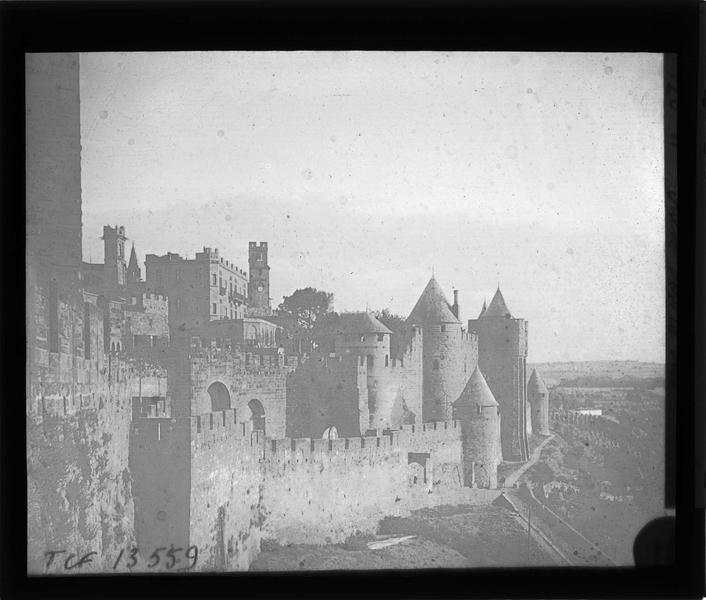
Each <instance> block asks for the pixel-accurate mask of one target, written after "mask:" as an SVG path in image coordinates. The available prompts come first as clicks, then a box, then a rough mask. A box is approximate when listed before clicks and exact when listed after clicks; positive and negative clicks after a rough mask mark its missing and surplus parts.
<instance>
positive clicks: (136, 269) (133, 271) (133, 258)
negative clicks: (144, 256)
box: [126, 244, 142, 283]
mask: <svg viewBox="0 0 706 600" xmlns="http://www.w3.org/2000/svg"><path fill="white" fill-rule="evenodd" d="M126 279H127V283H137V282H138V281H141V280H142V271H141V270H140V266H139V264H138V263H137V254H135V244H133V245H132V250H130V262H129V263H128V265H127V276H126Z"/></svg>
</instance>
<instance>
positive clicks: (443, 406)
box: [407, 275, 478, 422]
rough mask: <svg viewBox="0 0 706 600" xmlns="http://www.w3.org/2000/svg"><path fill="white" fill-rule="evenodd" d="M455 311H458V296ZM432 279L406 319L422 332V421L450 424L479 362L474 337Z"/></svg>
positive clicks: (475, 338) (456, 295)
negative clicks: (459, 399)
mask: <svg viewBox="0 0 706 600" xmlns="http://www.w3.org/2000/svg"><path fill="white" fill-rule="evenodd" d="M454 307H456V310H457V309H458V293H457V294H455V303H454ZM454 307H452V306H451V305H450V304H449V302H448V301H447V300H446V296H445V295H444V292H443V290H442V289H441V286H440V285H439V283H438V282H437V280H436V279H435V278H434V276H433V275H432V277H431V279H430V280H429V283H427V286H426V287H425V288H424V291H423V292H422V295H421V296H420V297H419V300H417V304H416V305H415V306H414V308H413V309H412V312H411V313H410V315H409V317H408V318H407V323H408V325H416V326H420V327H421V328H422V332H423V355H424V356H423V368H422V371H423V387H424V394H423V404H422V420H423V421H425V422H429V421H448V420H450V419H452V418H453V403H454V402H455V401H456V400H457V399H458V397H459V396H460V394H461V392H462V391H463V388H464V386H465V385H466V382H467V381H468V378H469V376H470V374H471V373H472V372H473V369H474V368H475V367H476V363H477V360H478V344H477V337H476V336H475V335H469V334H468V333H466V331H465V330H464V329H463V326H462V324H461V321H460V320H459V318H458V316H457V315H456V314H454Z"/></svg>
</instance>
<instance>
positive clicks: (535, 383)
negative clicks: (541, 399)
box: [527, 369, 549, 394]
mask: <svg viewBox="0 0 706 600" xmlns="http://www.w3.org/2000/svg"><path fill="white" fill-rule="evenodd" d="M530 392H534V393H535V394H548V393H549V390H547V386H546V385H545V384H544V380H543V379H542V376H541V375H540V374H539V371H537V369H532V375H530V378H529V381H528V382H527V393H530Z"/></svg>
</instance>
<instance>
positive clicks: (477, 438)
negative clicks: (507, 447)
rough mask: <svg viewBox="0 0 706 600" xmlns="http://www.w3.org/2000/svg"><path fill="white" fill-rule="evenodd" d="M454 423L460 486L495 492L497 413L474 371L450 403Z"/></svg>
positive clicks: (498, 413)
mask: <svg viewBox="0 0 706 600" xmlns="http://www.w3.org/2000/svg"><path fill="white" fill-rule="evenodd" d="M454 419H458V421H459V422H460V423H461V435H462V443H463V484H464V485H465V486H467V487H480V488H491V489H493V488H497V487H498V465H499V464H500V462H501V461H502V457H501V456H500V451H499V448H500V446H499V444H498V441H499V439H500V409H499V406H498V403H497V401H496V400H495V398H494V397H493V393H492V392H491V391H490V388H489V387H488V384H487V382H486V381H485V378H484V377H483V374H482V373H481V372H480V370H479V369H478V367H476V368H475V369H474V371H473V375H471V378H470V379H469V380H468V383H467V384H466V387H465V388H464V390H463V392H462V393H461V396H460V397H459V399H458V400H456V402H455V403H454Z"/></svg>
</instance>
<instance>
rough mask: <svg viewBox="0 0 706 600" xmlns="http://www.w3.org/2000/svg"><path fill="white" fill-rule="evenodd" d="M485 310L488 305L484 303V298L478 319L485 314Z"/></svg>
mask: <svg viewBox="0 0 706 600" xmlns="http://www.w3.org/2000/svg"><path fill="white" fill-rule="evenodd" d="M486 310H488V305H487V304H486V302H485V298H483V308H481V309H480V314H479V315H478V318H479V319H480V318H481V317H482V316H483V315H484V314H485V311H486Z"/></svg>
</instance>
